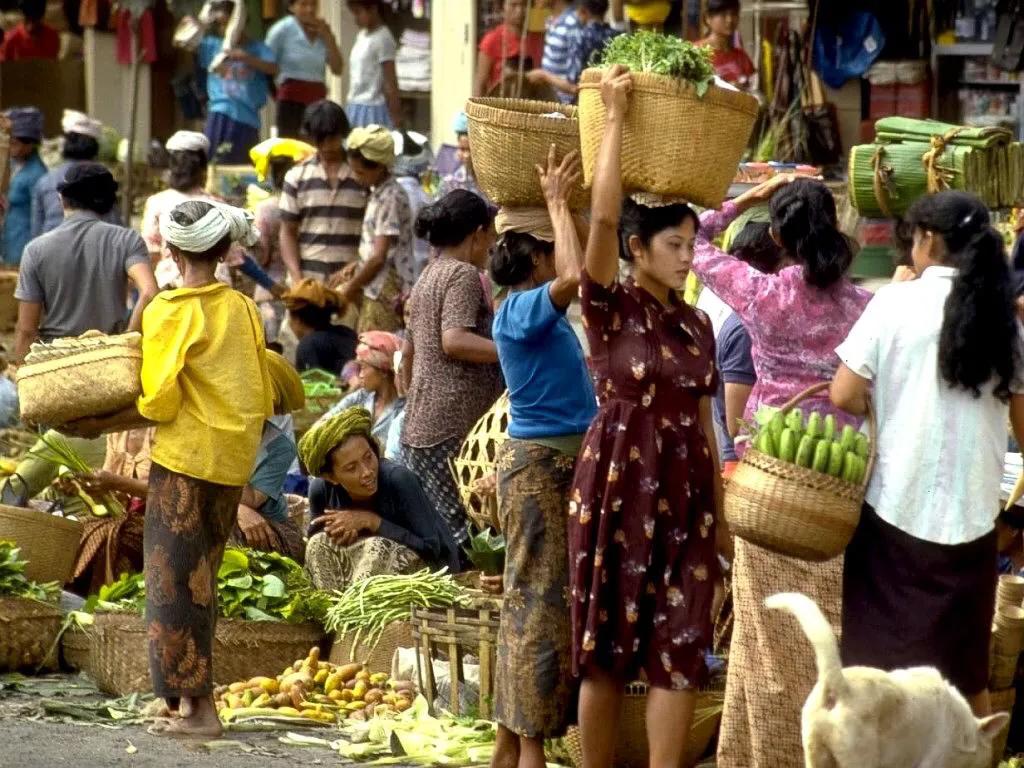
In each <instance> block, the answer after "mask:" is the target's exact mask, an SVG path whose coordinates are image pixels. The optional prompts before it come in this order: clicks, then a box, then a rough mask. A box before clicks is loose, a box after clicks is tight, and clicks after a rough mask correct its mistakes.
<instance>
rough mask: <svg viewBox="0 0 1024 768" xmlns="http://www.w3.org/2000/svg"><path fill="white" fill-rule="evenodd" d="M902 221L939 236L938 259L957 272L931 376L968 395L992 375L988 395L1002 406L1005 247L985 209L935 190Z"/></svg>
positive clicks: (1007, 375)
mask: <svg viewBox="0 0 1024 768" xmlns="http://www.w3.org/2000/svg"><path fill="white" fill-rule="evenodd" d="M907 223H908V224H909V225H910V226H911V227H913V228H914V230H915V231H921V232H930V233H932V234H933V235H935V236H936V237H941V238H942V241H943V243H944V244H945V246H946V253H947V255H946V257H945V259H944V262H945V263H946V264H948V265H949V266H951V267H956V268H957V276H956V278H955V279H954V280H953V289H952V290H951V291H950V294H949V297H948V298H947V299H946V306H945V310H944V313H943V318H942V331H941V332H940V334H939V373H940V374H941V375H942V378H943V379H944V380H945V381H946V383H947V384H949V386H951V387H954V388H959V389H965V390H967V391H968V392H972V393H973V394H974V396H975V397H979V396H980V395H981V391H982V390H981V388H982V387H983V386H985V385H986V384H988V382H990V381H992V379H993V378H995V387H994V389H993V394H994V395H995V396H996V397H997V398H999V399H1000V400H1002V401H1003V402H1006V401H1008V400H1009V398H1010V382H1011V380H1012V379H1013V374H1014V371H1015V369H1016V365H1017V362H1018V358H1019V356H1020V351H1019V349H1018V343H1019V331H1018V325H1017V313H1016V311H1015V307H1014V294H1013V283H1012V281H1011V279H1010V266H1009V264H1008V263H1007V259H1006V249H1005V247H1004V245H1003V239H1002V237H1000V235H999V233H998V232H996V230H995V229H993V227H992V225H991V220H990V219H989V214H988V208H986V207H985V205H984V204H982V202H981V201H980V200H978V198H976V197H975V196H974V195H969V194H967V193H966V192H953V191H949V192H939V193H938V194H934V195H928V196H927V197H922V198H920V199H919V200H918V201H917V202H916V203H914V204H913V205H912V206H911V207H910V210H909V211H908V212H907Z"/></svg>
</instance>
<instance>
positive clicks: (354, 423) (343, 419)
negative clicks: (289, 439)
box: [299, 405, 373, 476]
mask: <svg viewBox="0 0 1024 768" xmlns="http://www.w3.org/2000/svg"><path fill="white" fill-rule="evenodd" d="M372 428H373V417H372V416H371V415H370V412H369V411H368V410H366V409H365V408H363V407H362V406H358V405H357V406H353V407H352V408H346V409H345V410H344V411H342V412H341V413H339V414H338V415H337V416H332V417H331V418H329V419H325V420H324V421H319V422H317V423H316V424H314V425H313V427H312V428H311V429H310V430H309V431H308V432H307V433H306V434H305V435H303V436H302V439H301V440H299V458H300V459H302V463H303V465H305V467H306V471H307V472H309V474H311V475H314V476H318V475H320V474H322V473H323V472H324V471H326V470H327V469H329V467H326V466H324V464H325V463H326V461H327V454H329V453H330V452H331V451H333V450H334V449H335V448H337V447H338V446H339V445H341V444H342V443H343V442H345V441H346V440H348V439H349V438H350V437H356V436H359V435H361V436H363V437H365V438H366V439H367V440H372V439H373V436H372V433H371V430H372Z"/></svg>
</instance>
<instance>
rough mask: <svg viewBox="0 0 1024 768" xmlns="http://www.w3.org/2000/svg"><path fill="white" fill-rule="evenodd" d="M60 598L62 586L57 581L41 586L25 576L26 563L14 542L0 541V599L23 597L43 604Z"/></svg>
mask: <svg viewBox="0 0 1024 768" xmlns="http://www.w3.org/2000/svg"><path fill="white" fill-rule="evenodd" d="M59 596H60V585H59V584H57V582H55V581H51V582H47V583H45V584H39V583H37V582H35V581H29V579H28V578H27V577H26V576H25V561H24V560H22V559H21V551H20V550H19V549H18V547H17V546H16V545H15V543H14V542H13V541H6V540H5V541H0V597H22V598H26V599H28V600H37V601H39V602H41V603H46V602H52V601H54V600H56V599H57V598H58V597H59Z"/></svg>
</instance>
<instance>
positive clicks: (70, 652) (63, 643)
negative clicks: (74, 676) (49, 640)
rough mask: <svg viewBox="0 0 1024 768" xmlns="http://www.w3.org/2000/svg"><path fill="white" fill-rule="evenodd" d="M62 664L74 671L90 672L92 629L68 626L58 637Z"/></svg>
mask: <svg viewBox="0 0 1024 768" xmlns="http://www.w3.org/2000/svg"><path fill="white" fill-rule="evenodd" d="M60 656H61V660H62V661H63V662H64V666H65V667H67V668H68V669H70V670H72V671H75V672H85V673H87V674H91V673H92V630H91V629H89V630H85V629H81V628H78V627H70V628H69V629H68V630H67V631H66V632H65V633H64V635H63V636H62V637H61V639H60Z"/></svg>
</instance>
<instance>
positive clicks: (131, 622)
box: [90, 613, 153, 696]
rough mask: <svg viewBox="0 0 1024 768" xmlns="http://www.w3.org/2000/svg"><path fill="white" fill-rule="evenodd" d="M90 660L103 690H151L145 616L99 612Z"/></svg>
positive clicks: (125, 692) (116, 692) (121, 692)
mask: <svg viewBox="0 0 1024 768" xmlns="http://www.w3.org/2000/svg"><path fill="white" fill-rule="evenodd" d="M90 663H91V665H92V670H91V672H90V674H91V675H92V678H93V680H94V681H95V682H96V686H97V687H98V688H99V689H100V690H101V691H103V692H104V693H110V694H113V695H115V696H127V695H128V694H130V693H148V692H149V691H152V690H153V683H152V681H151V680H150V677H149V640H148V639H147V636H146V622H145V620H144V619H143V618H142V617H141V616H139V615H138V614H135V613H97V614H96V616H95V621H94V622H93V625H92V657H91V661H90Z"/></svg>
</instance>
